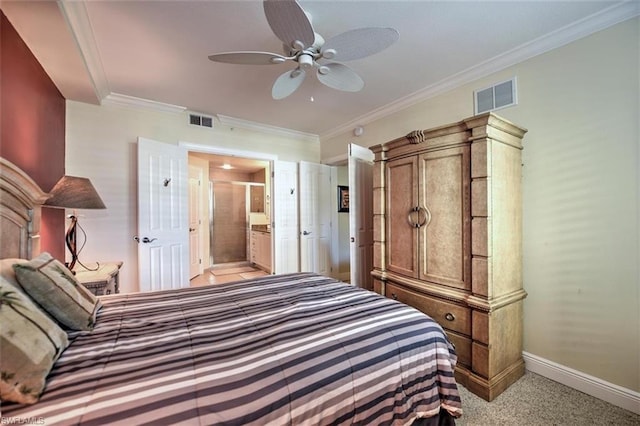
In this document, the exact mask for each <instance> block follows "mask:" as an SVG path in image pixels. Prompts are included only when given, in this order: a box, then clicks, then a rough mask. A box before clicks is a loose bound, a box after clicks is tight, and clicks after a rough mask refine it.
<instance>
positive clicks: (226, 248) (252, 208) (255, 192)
mask: <svg viewBox="0 0 640 426" xmlns="http://www.w3.org/2000/svg"><path fill="white" fill-rule="evenodd" d="M189 162H190V164H198V165H199V167H201V168H203V169H204V173H203V176H204V178H203V182H202V185H203V187H204V188H205V189H204V190H203V191H202V192H201V193H202V195H201V196H202V203H201V204H202V205H204V206H205V208H204V209H202V214H201V218H200V221H201V223H202V226H201V231H202V240H203V241H204V244H202V245H201V251H202V253H201V258H202V265H203V266H202V268H201V273H202V272H206V271H210V270H211V269H212V268H219V267H220V266H221V265H222V266H224V265H231V264H235V265H242V264H246V265H249V264H251V263H252V259H251V228H252V226H254V225H256V224H261V225H264V226H266V225H267V224H269V223H270V213H271V205H270V186H269V173H270V172H269V170H270V161H269V160H262V159H252V158H245V157H238V156H235V155H218V154H210V153H203V152H194V151H190V152H189Z"/></svg>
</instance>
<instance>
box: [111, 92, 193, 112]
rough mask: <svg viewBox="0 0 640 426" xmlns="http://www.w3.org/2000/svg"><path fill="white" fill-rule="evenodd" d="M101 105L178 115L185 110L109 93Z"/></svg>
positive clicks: (184, 108)
mask: <svg viewBox="0 0 640 426" xmlns="http://www.w3.org/2000/svg"><path fill="white" fill-rule="evenodd" d="M101 104H102V105H118V106H125V107H134V108H140V109H146V110H149V111H158V112H170V113H174V114H180V113H183V112H185V111H186V110H187V108H186V107H183V106H179V105H173V104H165V103H163V102H156V101H151V100H149V99H142V98H136V97H135V96H128V95H121V94H119V93H110V94H108V95H107V96H105V97H104V99H102V102H101Z"/></svg>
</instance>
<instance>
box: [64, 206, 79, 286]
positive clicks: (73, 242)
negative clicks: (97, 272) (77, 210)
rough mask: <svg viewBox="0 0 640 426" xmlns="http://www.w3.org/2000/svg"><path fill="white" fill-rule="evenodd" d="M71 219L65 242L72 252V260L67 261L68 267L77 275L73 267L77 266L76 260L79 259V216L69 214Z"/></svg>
mask: <svg viewBox="0 0 640 426" xmlns="http://www.w3.org/2000/svg"><path fill="white" fill-rule="evenodd" d="M69 219H71V225H69V229H67V233H66V234H65V238H64V240H65V242H66V243H67V248H68V249H69V252H70V253H71V262H65V265H67V268H69V270H70V271H71V272H72V273H73V274H74V275H75V271H74V270H73V268H74V267H75V266H76V262H77V261H78V251H77V247H78V246H77V227H78V217H77V216H76V215H75V214H72V215H70V216H69Z"/></svg>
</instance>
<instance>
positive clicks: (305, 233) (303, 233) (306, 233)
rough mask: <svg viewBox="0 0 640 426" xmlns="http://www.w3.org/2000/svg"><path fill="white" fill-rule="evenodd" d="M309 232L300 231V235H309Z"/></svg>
mask: <svg viewBox="0 0 640 426" xmlns="http://www.w3.org/2000/svg"><path fill="white" fill-rule="evenodd" d="M309 234H311V231H302V235H309Z"/></svg>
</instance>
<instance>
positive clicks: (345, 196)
mask: <svg viewBox="0 0 640 426" xmlns="http://www.w3.org/2000/svg"><path fill="white" fill-rule="evenodd" d="M348 212H349V187H348V186H343V185H338V213H348Z"/></svg>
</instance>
